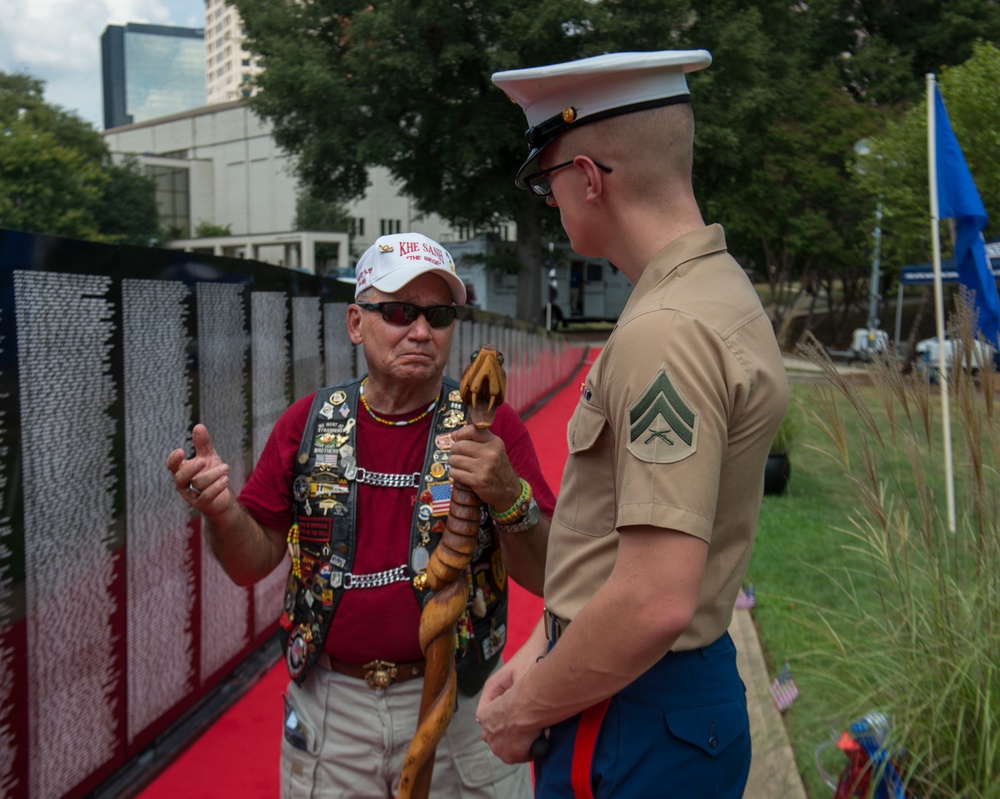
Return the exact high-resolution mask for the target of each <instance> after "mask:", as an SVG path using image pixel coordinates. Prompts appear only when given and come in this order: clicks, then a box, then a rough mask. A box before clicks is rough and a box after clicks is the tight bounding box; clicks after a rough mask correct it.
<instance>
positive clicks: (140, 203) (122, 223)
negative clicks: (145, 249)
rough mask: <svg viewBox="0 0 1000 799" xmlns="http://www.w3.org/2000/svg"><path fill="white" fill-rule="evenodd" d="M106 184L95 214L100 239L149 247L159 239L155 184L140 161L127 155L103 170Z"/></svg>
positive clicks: (158, 216)
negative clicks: (105, 175)
mask: <svg viewBox="0 0 1000 799" xmlns="http://www.w3.org/2000/svg"><path fill="white" fill-rule="evenodd" d="M105 169H106V174H107V176H108V181H107V183H106V184H105V186H104V191H103V192H102V195H101V198H100V200H99V201H98V203H97V204H96V206H95V209H94V212H95V217H96V219H97V226H98V229H99V230H100V232H101V235H102V237H103V238H105V239H106V240H108V241H114V242H118V243H121V244H137V245H141V246H149V245H150V242H151V241H153V240H157V239H159V237H160V233H159V225H160V215H159V212H158V211H157V208H156V182H155V181H154V180H153V179H152V178H150V177H148V176H147V175H146V173H145V170H143V168H142V165H141V164H140V163H139V159H138V158H136V157H135V156H134V155H128V156H127V157H126V158H125V159H124V160H123V161H122V162H121V163H114V162H111V163H109V164H108V165H107V166H106V167H105Z"/></svg>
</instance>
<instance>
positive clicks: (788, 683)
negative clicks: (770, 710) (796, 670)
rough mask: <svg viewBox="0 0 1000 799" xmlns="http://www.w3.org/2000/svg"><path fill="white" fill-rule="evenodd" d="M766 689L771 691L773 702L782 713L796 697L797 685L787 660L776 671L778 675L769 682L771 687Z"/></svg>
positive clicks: (797, 694)
mask: <svg viewBox="0 0 1000 799" xmlns="http://www.w3.org/2000/svg"><path fill="white" fill-rule="evenodd" d="M768 690H769V691H770V692H771V698H772V699H773V700H774V704H775V705H776V706H777V708H778V710H780V711H781V712H782V713H784V712H785V711H786V710H787V709H788V708H789V706H791V704H792V702H794V701H795V700H796V699H797V698H798V696H799V686H797V685H796V684H795V680H794V678H793V677H792V670H791V668H790V667H789V665H788V661H785V665H784V666H783V667H782V669H781V671H780V672H778V676H777V677H775V678H774V682H772V683H771V687H770V688H769V689H768Z"/></svg>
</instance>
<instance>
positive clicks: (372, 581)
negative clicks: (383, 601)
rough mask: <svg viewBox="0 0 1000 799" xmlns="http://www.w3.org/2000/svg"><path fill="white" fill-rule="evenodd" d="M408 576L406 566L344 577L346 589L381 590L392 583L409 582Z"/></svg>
mask: <svg viewBox="0 0 1000 799" xmlns="http://www.w3.org/2000/svg"><path fill="white" fill-rule="evenodd" d="M408 579H409V577H407V576H406V566H397V567H396V568H395V569H386V570H385V571H381V572H375V574H351V573H350V572H347V574H345V575H344V588H345V589H349V588H381V587H382V586H383V585H389V584H390V583H400V582H403V581H405V580H408Z"/></svg>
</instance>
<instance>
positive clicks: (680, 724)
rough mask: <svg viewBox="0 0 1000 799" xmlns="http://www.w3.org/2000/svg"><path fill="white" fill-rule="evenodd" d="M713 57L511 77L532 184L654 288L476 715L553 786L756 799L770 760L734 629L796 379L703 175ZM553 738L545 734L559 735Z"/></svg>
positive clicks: (633, 305)
mask: <svg viewBox="0 0 1000 799" xmlns="http://www.w3.org/2000/svg"><path fill="white" fill-rule="evenodd" d="M710 61H711V58H710V56H709V54H708V53H707V52H705V51H703V50H695V51H663V52H652V53H616V54H609V55H604V56H597V57H594V58H589V59H583V60H580V61H575V62H570V63H564V64H554V65H549V66H544V67H537V68H532V69H523V70H513V71H508V72H501V73H497V74H495V75H494V76H493V80H494V83H496V84H497V85H498V86H499V87H500V88H501V89H503V90H504V92H506V93H507V95H508V96H509V97H510V98H511V99H512V100H513V101H515V102H516V103H518V104H519V105H520V106H521V108H522V109H523V111H524V113H525V115H526V117H527V121H528V125H529V129H528V132H527V134H526V138H527V140H528V144H529V147H530V152H529V154H528V158H527V160H526V161H525V162H524V164H523V165H522V167H521V168H520V170H519V171H518V174H517V177H516V185H517V186H518V187H519V188H523V189H528V190H530V191H533V192H534V193H536V194H538V195H539V196H540V197H544V198H545V201H546V202H547V203H548V204H549V205H550V206H552V207H554V208H558V209H559V212H560V216H561V221H562V224H563V227H564V229H565V230H566V232H567V234H568V235H569V237H570V241H571V244H572V245H573V248H574V249H575V250H576V251H577V252H578V253H580V254H581V255H588V256H603V257H605V258H607V259H608V260H610V261H611V262H612V263H613V264H614V265H615V266H616V267H617V268H619V269H620V270H621V271H622V272H623V274H625V275H626V276H627V277H628V278H629V279H630V280H631V282H632V283H633V284H634V289H633V291H632V294H631V297H630V299H629V301H628V303H627V305H626V307H625V309H624V311H623V312H622V314H621V316H620V318H619V320H618V323H617V325H616V327H615V329H614V331H613V332H612V333H611V335H610V337H609V339H608V342H607V344H606V346H605V347H604V348H603V350H602V351H601V353H600V355H599V356H598V358H597V360H596V361H595V362H594V364H593V366H592V368H591V370H590V372H589V374H588V376H587V378H586V381H585V383H584V384H583V385H582V386H581V394H580V400H579V404H578V406H577V408H576V410H575V412H574V415H573V417H572V419H571V420H570V423H569V427H568V432H567V437H568V444H569V458H568V460H567V463H566V468H565V471H564V474H563V480H562V486H561V488H560V490H559V498H558V501H557V504H556V510H555V514H554V516H553V519H552V525H551V528H550V532H549V541H548V551H547V559H546V566H545V584H544V597H545V615H544V619H543V621H542V623H540V624H539V626H538V627H537V628H536V630H535V633H534V634H533V636H532V640H531V642H530V643H529V645H528V646H526V647H524V648H523V649H522V650H521V651H519V652H518V653H517V655H515V657H514V658H513V659H512V660H511V662H510V663H508V664H506V665H505V666H504V667H503V669H502V670H501V671H500V672H498V673H497V674H495V675H494V676H493V677H491V678H490V680H489V681H488V682H487V685H486V689H485V690H484V694H483V698H482V700H481V702H480V706H479V710H478V717H479V719H480V722H481V724H482V727H483V736H484V738H485V739H486V740H487V741H488V742H489V743H490V745H491V747H492V748H493V750H494V751H495V752H496V753H497V754H499V755H500V756H501V757H502V758H503V759H504V760H505V761H508V762H517V761H520V760H526V759H529V758H531V757H532V756H533V754H534V755H536V756H537V757H536V759H535V791H536V796H540V797H546V799H549V798H550V797H590V796H595V797H604V796H614V797H616V799H621V798H622V797H626V798H628V797H650V796H671V797H678V799H682V798H685V797H712V799H726V798H727V797H732V799H737V797H741V796H742V795H743V789H744V787H745V783H746V779H747V775H748V772H749V765H750V752H751V749H750V735H749V728H748V720H747V710H746V695H745V689H744V686H743V684H742V681H741V680H740V677H739V674H738V672H737V670H736V653H735V649H734V647H733V643H732V641H731V639H730V637H729V635H728V633H727V632H726V631H727V628H728V626H729V623H730V621H731V616H732V610H733V606H734V603H735V599H736V596H737V594H738V592H739V589H740V587H741V583H742V579H743V576H744V573H745V571H746V568H747V564H748V562H749V558H750V551H751V547H752V544H753V538H754V533H755V529H756V525H757V517H758V512H759V509H760V503H761V497H762V493H763V474H764V465H765V461H766V458H767V453H768V449H769V446H770V443H771V440H772V439H773V437H774V434H775V432H776V431H777V429H778V426H779V425H780V423H781V420H782V418H783V416H784V413H785V409H786V407H787V403H788V385H787V380H786V377H785V372H784V368H783V365H782V360H781V355H780V352H779V350H778V347H777V343H776V341H775V337H774V333H773V330H772V327H771V324H770V321H769V319H768V318H767V315H766V314H765V313H764V310H763V308H762V307H761V304H760V301H759V299H758V297H757V294H756V293H755V291H754V288H753V286H752V285H751V283H750V282H749V280H748V279H747V277H746V275H745V273H744V271H743V270H742V268H741V267H740V266H739V264H737V262H736V261H735V260H734V259H733V258H732V257H731V256H730V255H729V253H728V252H727V249H726V241H725V235H724V232H723V230H722V228H721V227H720V226H719V225H715V224H713V225H706V224H705V222H704V221H703V219H702V216H701V213H700V210H699V208H698V205H697V202H696V200H695V196H694V191H693V186H692V182H691V166H692V158H693V129H694V122H693V114H692V111H691V104H690V94H689V91H688V87H687V80H686V77H685V74H686V73H688V72H691V71H694V70H697V69H701V68H704V67H706V66H708V65H709V63H710ZM540 736H541V740H539V738H540Z"/></svg>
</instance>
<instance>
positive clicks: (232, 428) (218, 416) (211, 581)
mask: <svg viewBox="0 0 1000 799" xmlns="http://www.w3.org/2000/svg"><path fill="white" fill-rule="evenodd" d="M196 293H197V298H198V398H199V405H200V414H199V421H200V422H201V423H202V424H204V425H205V427H206V428H207V429H208V432H209V435H211V437H212V445H213V446H214V447H215V450H216V452H218V453H219V454H220V456H221V457H222V459H223V460H224V461H225V462H226V463H227V464H228V465H229V484H230V487H231V489H232V490H233V491H235V492H237V493H239V491H240V490H241V489H242V488H243V486H244V485H245V484H246V480H247V476H248V469H249V460H250V459H249V457H248V454H249V453H248V449H249V448H248V446H247V430H248V429H249V391H248V378H249V373H248V364H249V353H250V338H249V328H248V325H247V307H246V305H247V304H246V296H247V290H246V288H245V286H243V285H241V284H232V283H205V282H199V283H198V284H197V288H196ZM200 562H201V573H200V576H201V591H200V596H201V600H202V601H201V612H200V616H199V618H200V623H201V662H200V664H199V675H200V678H201V680H202V681H206V680H208V679H209V677H211V675H213V674H215V673H216V672H217V671H219V670H220V669H222V668H223V667H224V666H226V665H227V664H228V663H231V662H232V660H233V658H235V657H237V656H238V655H239V654H240V653H241V652H243V651H245V650H246V648H247V647H248V646H249V645H250V592H249V591H248V590H247V589H246V588H241V587H240V586H238V585H236V584H235V583H234V582H233V581H232V580H230V579H229V577H227V576H226V573H225V572H224V571H223V570H222V567H221V566H220V565H219V562H218V561H217V560H216V559H215V558H214V557H213V556H212V553H211V551H210V550H209V549H208V547H207V546H202V548H201V558H200Z"/></svg>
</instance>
